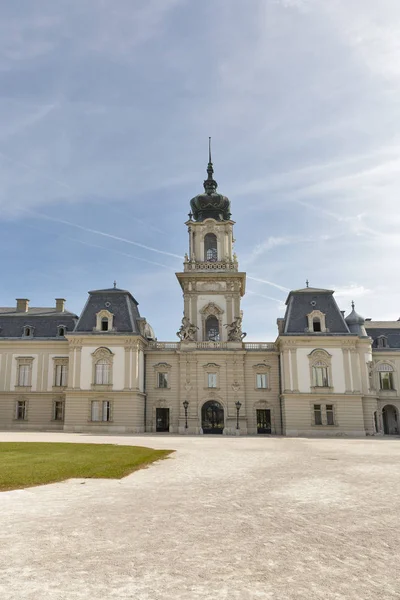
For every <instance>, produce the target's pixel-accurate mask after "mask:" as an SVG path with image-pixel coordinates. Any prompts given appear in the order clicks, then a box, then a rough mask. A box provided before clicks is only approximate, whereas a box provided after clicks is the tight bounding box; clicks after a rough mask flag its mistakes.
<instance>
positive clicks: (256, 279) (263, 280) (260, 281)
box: [247, 275, 290, 292]
mask: <svg viewBox="0 0 400 600" xmlns="http://www.w3.org/2000/svg"><path fill="white" fill-rule="evenodd" d="M247 279H251V280H252V281H258V282H259V283H266V284H267V285H272V286H273V287H276V288H277V289H278V290H281V291H282V292H290V290H289V288H285V287H283V285H278V284H277V283H273V281H267V280H266V279H258V278H257V277H250V275H247Z"/></svg>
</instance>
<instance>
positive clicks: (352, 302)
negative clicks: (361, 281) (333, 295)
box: [351, 300, 355, 310]
mask: <svg viewBox="0 0 400 600" xmlns="http://www.w3.org/2000/svg"><path fill="white" fill-rule="evenodd" d="M354 307H355V304H354V300H352V301H351V308H352V309H353V310H354Z"/></svg>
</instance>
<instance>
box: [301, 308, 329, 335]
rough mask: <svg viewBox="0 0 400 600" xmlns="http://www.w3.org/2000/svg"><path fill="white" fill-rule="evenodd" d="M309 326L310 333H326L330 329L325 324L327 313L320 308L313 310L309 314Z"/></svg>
mask: <svg viewBox="0 0 400 600" xmlns="http://www.w3.org/2000/svg"><path fill="white" fill-rule="evenodd" d="M307 321H308V328H307V329H306V331H309V332H310V333H326V332H327V331H328V330H327V328H326V325H325V315H324V313H323V312H321V311H320V310H313V311H312V312H310V313H309V314H308V315H307Z"/></svg>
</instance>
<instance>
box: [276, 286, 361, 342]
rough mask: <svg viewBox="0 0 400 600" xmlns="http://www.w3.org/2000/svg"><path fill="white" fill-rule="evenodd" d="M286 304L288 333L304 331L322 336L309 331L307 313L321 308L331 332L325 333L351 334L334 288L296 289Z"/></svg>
mask: <svg viewBox="0 0 400 600" xmlns="http://www.w3.org/2000/svg"><path fill="white" fill-rule="evenodd" d="M286 305H287V309H286V313H285V317H284V321H285V324H284V330H283V331H284V334H286V335H292V334H300V333H302V334H303V335H316V336H320V335H321V334H320V333H313V332H308V331H307V328H308V319H307V315H308V314H309V313H310V312H312V311H313V310H320V311H321V312H322V313H324V314H325V325H326V327H327V329H328V330H329V332H328V333H325V334H324V335H332V334H336V335H346V334H348V335H351V334H350V331H349V328H348V326H347V324H346V322H345V320H344V317H343V315H342V313H341V312H340V310H339V307H338V305H337V304H336V300H335V299H334V297H333V290H324V289H319V288H304V289H301V290H294V291H292V292H290V293H289V296H288V298H287V300H286Z"/></svg>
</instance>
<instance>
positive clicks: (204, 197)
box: [190, 138, 231, 221]
mask: <svg viewBox="0 0 400 600" xmlns="http://www.w3.org/2000/svg"><path fill="white" fill-rule="evenodd" d="M207 175H208V176H207V179H206V180H205V181H204V183H203V185H204V193H203V194H198V195H197V196H195V197H194V198H192V199H191V201H190V208H191V211H192V214H193V218H194V220H195V221H204V220H205V219H215V220H216V221H229V220H230V218H231V203H230V201H229V199H228V198H227V197H226V196H223V195H222V194H219V193H218V192H217V187H218V184H217V182H216V181H215V179H214V168H213V164H212V161H211V138H209V145H208V165H207Z"/></svg>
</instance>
